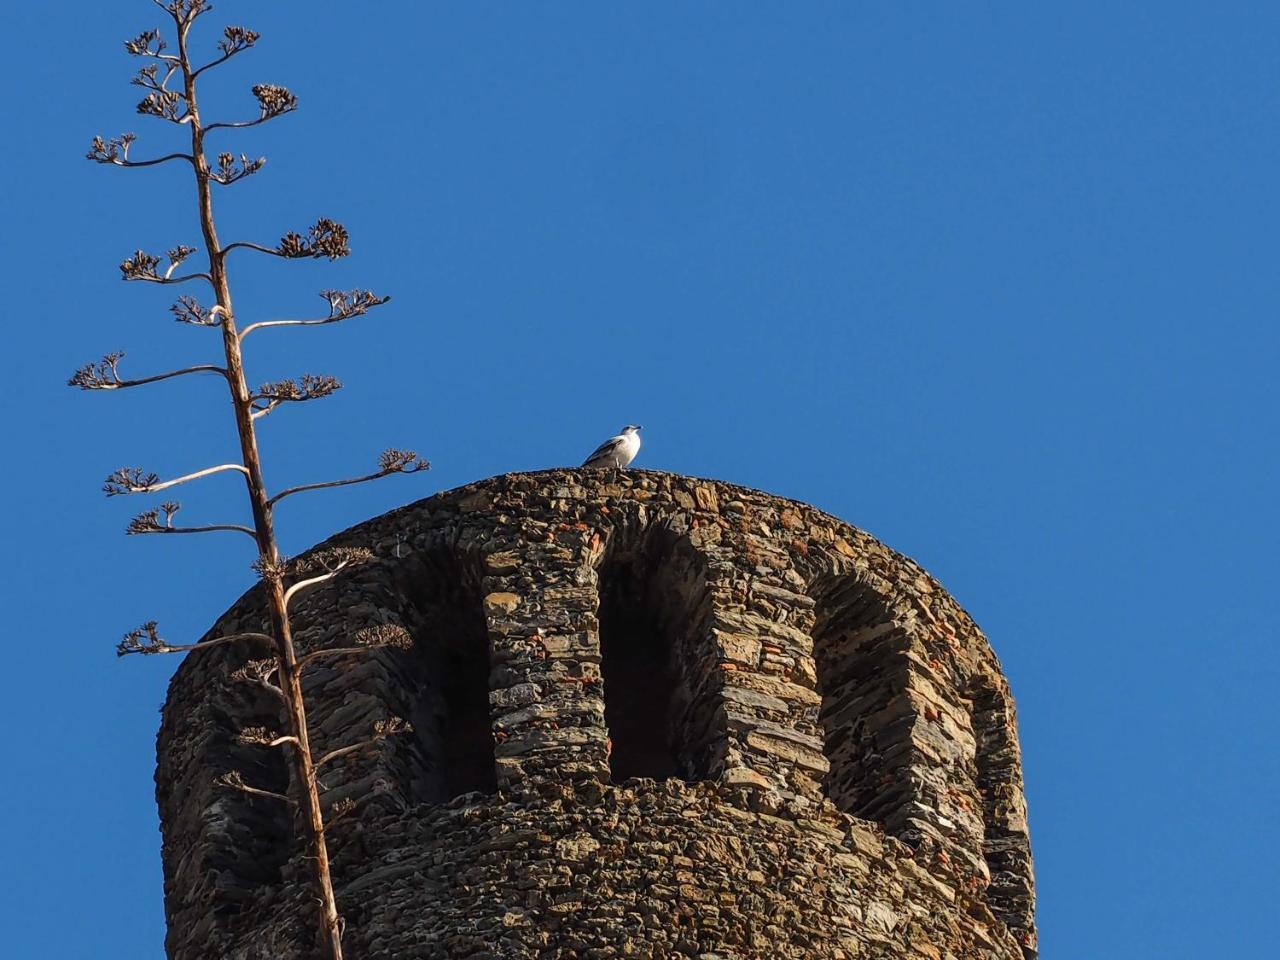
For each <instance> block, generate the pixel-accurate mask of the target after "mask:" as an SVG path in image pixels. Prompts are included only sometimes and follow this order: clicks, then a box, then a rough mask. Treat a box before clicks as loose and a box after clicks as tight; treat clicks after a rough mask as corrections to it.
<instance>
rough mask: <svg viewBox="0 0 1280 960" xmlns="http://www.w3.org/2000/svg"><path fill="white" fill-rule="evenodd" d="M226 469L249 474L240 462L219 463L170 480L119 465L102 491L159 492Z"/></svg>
mask: <svg viewBox="0 0 1280 960" xmlns="http://www.w3.org/2000/svg"><path fill="white" fill-rule="evenodd" d="M227 470H237V471H239V472H240V473H243V474H245V475H246V476H248V474H249V471H248V470H246V469H245V468H244V467H243V466H242V465H241V464H238V463H220V464H218V466H216V467H205V468H204V469H203V470H197V471H195V473H188V474H186V475H185V476H181V477H175V478H174V479H172V480H164V481H161V479H160V478H159V477H158V476H157V475H156V474H154V473H144V472H143V470H142V468H141V467H121V468H120V469H119V470H116V471H115V472H114V473H112V474H111V475H110V476H108V477H107V479H106V481H105V482H104V483H103V485H102V492H103V493H105V494H106V495H107V496H108V497H118V496H121V495H123V494H126V493H159V492H160V491H161V490H167V489H168V488H169V487H176V486H177V485H178V484H180V483H187V482H188V481H190V480H199V479H200V478H201V477H207V476H210V475H211V474H214V473H223V472H225V471H227Z"/></svg>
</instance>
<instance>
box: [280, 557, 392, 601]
mask: <svg viewBox="0 0 1280 960" xmlns="http://www.w3.org/2000/svg"><path fill="white" fill-rule="evenodd" d="M373 559H375V558H374V555H373V552H372V551H370V550H366V549H364V548H363V547H331V548H329V549H328V550H316V551H313V552H312V553H309V554H307V555H306V556H305V557H301V558H299V559H298V560H295V561H293V562H292V563H291V564H289V570H288V572H289V573H290V574H293V575H295V576H298V575H302V574H307V573H311V572H313V571H315V570H323V571H324V572H323V573H320V574H318V575H316V576H314V577H307V578H306V579H303V580H298V581H296V582H295V583H292V584H290V585H289V589H287V590H286V591H285V592H284V604H285V607H286V608H287V607H288V605H289V601H290V600H292V599H293V598H294V597H295V596H296V595H297V594H299V593H301V592H302V591H303V590H306V589H308V588H309V587H314V586H317V585H319V584H321V583H324V582H325V581H326V580H332V579H333V578H334V577H336V576H337V575H338V574H339V573H341V572H342V571H343V570H345V569H347V568H348V567H353V566H357V565H359V564H362V563H368V562H370V561H372V560H373Z"/></svg>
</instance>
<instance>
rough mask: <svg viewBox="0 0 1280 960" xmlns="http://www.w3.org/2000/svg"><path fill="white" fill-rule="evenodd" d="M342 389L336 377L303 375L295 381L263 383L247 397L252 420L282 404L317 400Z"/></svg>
mask: <svg viewBox="0 0 1280 960" xmlns="http://www.w3.org/2000/svg"><path fill="white" fill-rule="evenodd" d="M341 388H342V383H341V382H340V381H339V380H338V379H337V378H336V377H330V376H328V375H325V374H315V373H304V374H303V375H302V376H301V377H298V378H297V379H296V380H278V381H276V382H275V383H264V384H263V385H262V386H260V387H259V388H258V389H257V390H255V391H254V392H253V393H252V394H250V395H249V404H250V406H252V408H253V416H254V418H255V419H256V418H258V417H265V416H266V415H267V414H268V413H270V412H271V411H272V410H274V409H275V408H276V407H278V406H280V404H282V403H305V402H306V401H308V400H319V399H321V398H322V397H327V396H329V395H330V394H333V393H336V392H337V391H338V390H340V389H341Z"/></svg>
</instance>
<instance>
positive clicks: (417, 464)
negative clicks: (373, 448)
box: [268, 448, 431, 504]
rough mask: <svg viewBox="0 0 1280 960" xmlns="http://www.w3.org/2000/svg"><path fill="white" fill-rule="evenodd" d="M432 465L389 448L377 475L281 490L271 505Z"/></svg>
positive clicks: (379, 465)
mask: <svg viewBox="0 0 1280 960" xmlns="http://www.w3.org/2000/svg"><path fill="white" fill-rule="evenodd" d="M430 469H431V464H429V463H428V462H427V461H426V460H423V459H420V458H419V457H418V455H417V454H416V453H414V452H413V451H412V450H396V449H395V448H389V449H387V450H384V451H383V452H382V455H381V456H380V457H379V458H378V470H377V472H375V473H369V474H365V475H364V476H362V477H351V478H350V479H347V480H326V481H324V482H322V483H305V484H303V485H301V486H298V487H289V488H288V489H286V490H281V491H280V492H279V493H277V494H276V495H275V496H274V497H272V498H271V499H270V500H269V501H268V502H269V503H273V504H274V503H278V502H279V501H281V500H283V499H284V498H285V497H291V496H293V495H294V494H295V493H305V492H306V491H308V490H325V489H328V488H329V487H347V486H350V485H351V484H353V483H368V482H369V481H370V480H381V479H382V478H383V477H389V476H391V475H392V474H395V473H420V472H422V471H423V470H430Z"/></svg>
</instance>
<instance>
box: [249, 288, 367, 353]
mask: <svg viewBox="0 0 1280 960" xmlns="http://www.w3.org/2000/svg"><path fill="white" fill-rule="evenodd" d="M320 296H321V297H322V298H323V299H324V300H325V301H326V302H327V303H328V304H329V315H328V316H327V317H319V318H317V319H314V320H261V321H259V322H258V323H251V324H249V325H248V326H247V327H245V328H244V329H243V330H241V331H240V339H241V341H243V340H244V338H245V337H247V336H248V335H249V334H250V333H252V332H253V331H254V330H262V329H264V328H266V327H318V326H323V325H324V324H326V323H339V322H341V321H343V320H349V319H351V318H352V317H361V316H364V315H365V314H366V313H368V312H369V311H370V310H372V309H373V308H374V307H380V306H382V305H383V304H384V303H386V302H388V301H389V300H390V299H391V298H390V297H380V296H378V295H377V294H375V293H374V292H373V291H372V290H350V291H343V290H322V291H320Z"/></svg>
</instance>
